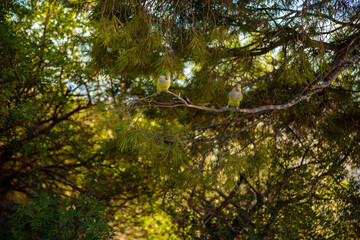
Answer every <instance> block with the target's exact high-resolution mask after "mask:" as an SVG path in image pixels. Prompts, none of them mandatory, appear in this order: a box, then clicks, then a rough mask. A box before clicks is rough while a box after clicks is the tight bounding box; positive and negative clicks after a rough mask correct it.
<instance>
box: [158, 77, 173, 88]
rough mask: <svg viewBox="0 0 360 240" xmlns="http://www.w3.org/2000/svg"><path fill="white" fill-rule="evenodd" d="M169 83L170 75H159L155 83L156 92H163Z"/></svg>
mask: <svg viewBox="0 0 360 240" xmlns="http://www.w3.org/2000/svg"><path fill="white" fill-rule="evenodd" d="M170 82H171V79H170V75H161V76H160V77H159V79H158V81H157V90H158V91H163V90H167V89H169V87H170Z"/></svg>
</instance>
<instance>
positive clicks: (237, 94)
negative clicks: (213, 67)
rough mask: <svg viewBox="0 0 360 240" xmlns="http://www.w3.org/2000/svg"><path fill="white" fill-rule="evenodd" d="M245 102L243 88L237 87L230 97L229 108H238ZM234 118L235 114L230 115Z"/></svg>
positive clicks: (230, 93)
mask: <svg viewBox="0 0 360 240" xmlns="http://www.w3.org/2000/svg"><path fill="white" fill-rule="evenodd" d="M242 100H243V95H242V93H241V86H240V84H238V85H236V87H234V88H233V89H232V90H231V91H230V92H229V95H228V107H232V108H236V109H237V108H238V107H239V105H240V103H241V101H242ZM232 116H233V112H232V113H230V117H232Z"/></svg>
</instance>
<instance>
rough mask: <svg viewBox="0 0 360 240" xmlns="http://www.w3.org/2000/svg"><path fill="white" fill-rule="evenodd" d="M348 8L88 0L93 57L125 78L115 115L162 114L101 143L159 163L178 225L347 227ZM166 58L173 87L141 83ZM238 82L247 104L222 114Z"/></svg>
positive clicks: (353, 50) (295, 235)
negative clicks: (164, 89)
mask: <svg viewBox="0 0 360 240" xmlns="http://www.w3.org/2000/svg"><path fill="white" fill-rule="evenodd" d="M359 14H360V12H359V3H358V2H353V3H352V2H348V1H341V0H339V1H338V0H334V1H212V0H208V1H190V2H189V1H182V0H178V1H135V0H127V1H115V0H114V1H97V2H96V4H95V6H94V8H93V11H92V17H93V22H94V23H95V24H96V25H95V26H96V28H95V32H96V34H97V36H96V37H95V39H94V40H93V42H94V49H93V51H92V56H93V60H94V63H93V64H94V65H93V66H94V67H95V68H100V69H102V70H103V71H104V72H109V73H110V74H111V76H112V77H113V78H119V79H121V80H120V82H121V83H124V84H125V85H126V89H127V90H126V92H127V93H126V97H125V95H124V98H122V99H123V103H121V102H118V104H117V107H118V108H119V109H122V111H129V115H125V114H123V115H119V118H120V119H123V120H124V119H126V121H125V122H127V123H129V122H132V121H136V119H138V118H139V114H141V119H142V120H141V121H142V122H147V121H149V123H154V124H155V125H157V126H160V127H159V128H153V127H150V126H149V125H148V126H146V125H139V126H138V127H137V128H135V129H136V130H135V129H133V130H130V131H129V129H131V128H133V127H134V126H132V125H131V124H130V125H128V127H123V129H128V130H126V132H121V133H120V135H116V136H115V137H114V139H113V142H112V143H111V144H110V145H112V146H113V147H114V148H115V149H113V150H112V151H110V152H115V153H116V154H118V153H119V151H120V152H122V151H124V150H125V149H128V150H130V152H131V153H132V154H135V155H136V156H137V159H141V161H148V162H147V163H148V164H149V165H148V168H149V169H152V170H157V169H159V165H160V166H163V165H164V166H166V167H165V169H166V171H162V172H161V173H160V174H161V176H165V177H164V178H162V179H159V181H157V184H159V185H158V186H161V188H159V190H160V191H161V192H162V197H161V199H162V202H163V204H162V209H163V210H164V211H165V212H166V213H167V214H169V215H170V216H172V217H173V219H174V222H176V223H178V225H179V227H182V229H183V231H180V232H179V233H178V234H180V235H182V234H183V235H182V236H183V238H190V237H191V238H193V239H273V238H279V239H324V238H331V237H336V238H338V239H347V238H355V236H356V231H357V230H356V227H354V226H355V225H356V223H358V219H357V218H358V215H357V213H356V212H357V211H356V210H355V209H356V207H357V206H358V199H359V192H358V191H356V190H355V191H350V189H357V188H358V187H357V186H358V176H356V174H355V173H356V169H357V168H358V164H359V144H358V142H359V135H358V129H359V121H357V119H358V116H359V93H358V86H357V84H356V82H357V81H359V78H358V71H359V59H360V52H359V46H360V42H359V39H360V38H359V34H360V32H359V19H360V18H359ZM114 19H116V21H115V20H114ZM105 23H106V24H105ZM110 28H111V30H110V31H109V30H107V29H110ZM104 39H105V40H104ZM150 42H151V43H150ZM163 69H170V71H172V72H173V73H175V78H174V83H172V85H171V87H170V91H172V92H174V93H175V94H176V95H174V94H167V93H165V94H162V95H161V96H153V95H151V93H152V92H151V90H150V89H151V88H150V87H151V82H152V81H153V78H154V76H156V75H157V74H158V73H159V72H160V71H161V70H163ZM236 83H240V84H241V85H242V87H243V94H244V103H242V105H241V106H240V112H241V110H242V109H243V110H246V111H244V112H246V113H247V114H238V115H237V116H236V118H234V119H230V120H229V119H228V117H227V116H228V114H227V110H222V107H224V106H225V105H226V96H227V93H228V91H230V90H231V89H232V87H233V86H234V85H235V84H236ZM139 86H142V89H141V91H139ZM139 93H140V94H139ZM177 94H181V96H180V95H177ZM120 96H121V93H119V98H118V99H121V97H120ZM129 99H130V100H129ZM190 105H191V106H190ZM180 107H181V108H180ZM252 109H253V110H254V111H251V110H252ZM250 112H252V113H250ZM129 117H130V118H131V119H132V120H129V119H128V118H129ZM174 120H175V121H174ZM155 129H156V130H155ZM165 129H172V131H167V133H166V134H165V136H166V139H167V140H166V141H163V142H160V143H158V141H157V139H158V137H159V136H161V135H162V134H163V132H164V130H165ZM122 131H123V130H122ZM144 133H146V134H144ZM119 136H120V137H119ZM136 136H137V137H136ZM179 136H180V137H179ZM163 144H164V145H163ZM173 146H174V147H173ZM168 147H170V148H171V149H172V151H176V152H177V154H181V155H184V156H185V157H182V158H181V159H185V160H184V161H175V160H174V159H173V156H175V155H176V154H175V153H174V155H173V154H168V153H167V149H168ZM148 154H149V155H148ZM152 156H156V158H157V159H156V158H155V159H153V160H150V159H152ZM163 157H164V158H163ZM146 159H148V160H146ZM168 164H169V165H168ZM156 176H159V175H156ZM168 179H175V181H168ZM344 184H345V185H344ZM345 195H346V196H348V198H343V197H340V196H345ZM350 199H353V200H351V201H353V202H352V204H349V202H348V201H350ZM354 199H356V200H354ZM347 204H349V205H347ZM350 205H351V207H350V208H351V209H352V210H346V211H349V212H351V214H350V215H346V217H344V215H342V214H343V213H344V211H345V208H346V206H350ZM335 209H336V210H335ZM338 225H343V228H342V229H346V230H344V231H342V230H340V228H338V227H336V226H338ZM325 229H326V230H325ZM349 229H352V230H349Z"/></svg>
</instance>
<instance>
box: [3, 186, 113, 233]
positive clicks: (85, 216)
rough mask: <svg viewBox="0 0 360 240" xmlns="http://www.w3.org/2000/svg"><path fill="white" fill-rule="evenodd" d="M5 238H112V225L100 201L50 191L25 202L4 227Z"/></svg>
mask: <svg viewBox="0 0 360 240" xmlns="http://www.w3.org/2000/svg"><path fill="white" fill-rule="evenodd" d="M0 229H1V234H0V236H1V239H8V240H10V239H54V240H56V239H84V240H85V239H87V240H90V239H110V238H111V237H112V234H111V228H110V227H109V225H108V222H107V219H106V217H105V215H104V207H103V206H101V204H100V203H99V202H98V201H97V200H96V199H92V198H89V197H86V196H78V197H76V198H74V199H72V200H62V199H61V198H59V197H55V196H52V195H51V194H49V193H39V194H36V195H35V196H33V200H32V202H31V203H29V204H27V203H24V202H22V203H21V204H20V205H19V206H18V207H17V209H16V212H15V213H14V214H13V215H12V216H11V217H10V219H9V221H7V224H3V225H2V226H1V228H0Z"/></svg>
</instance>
